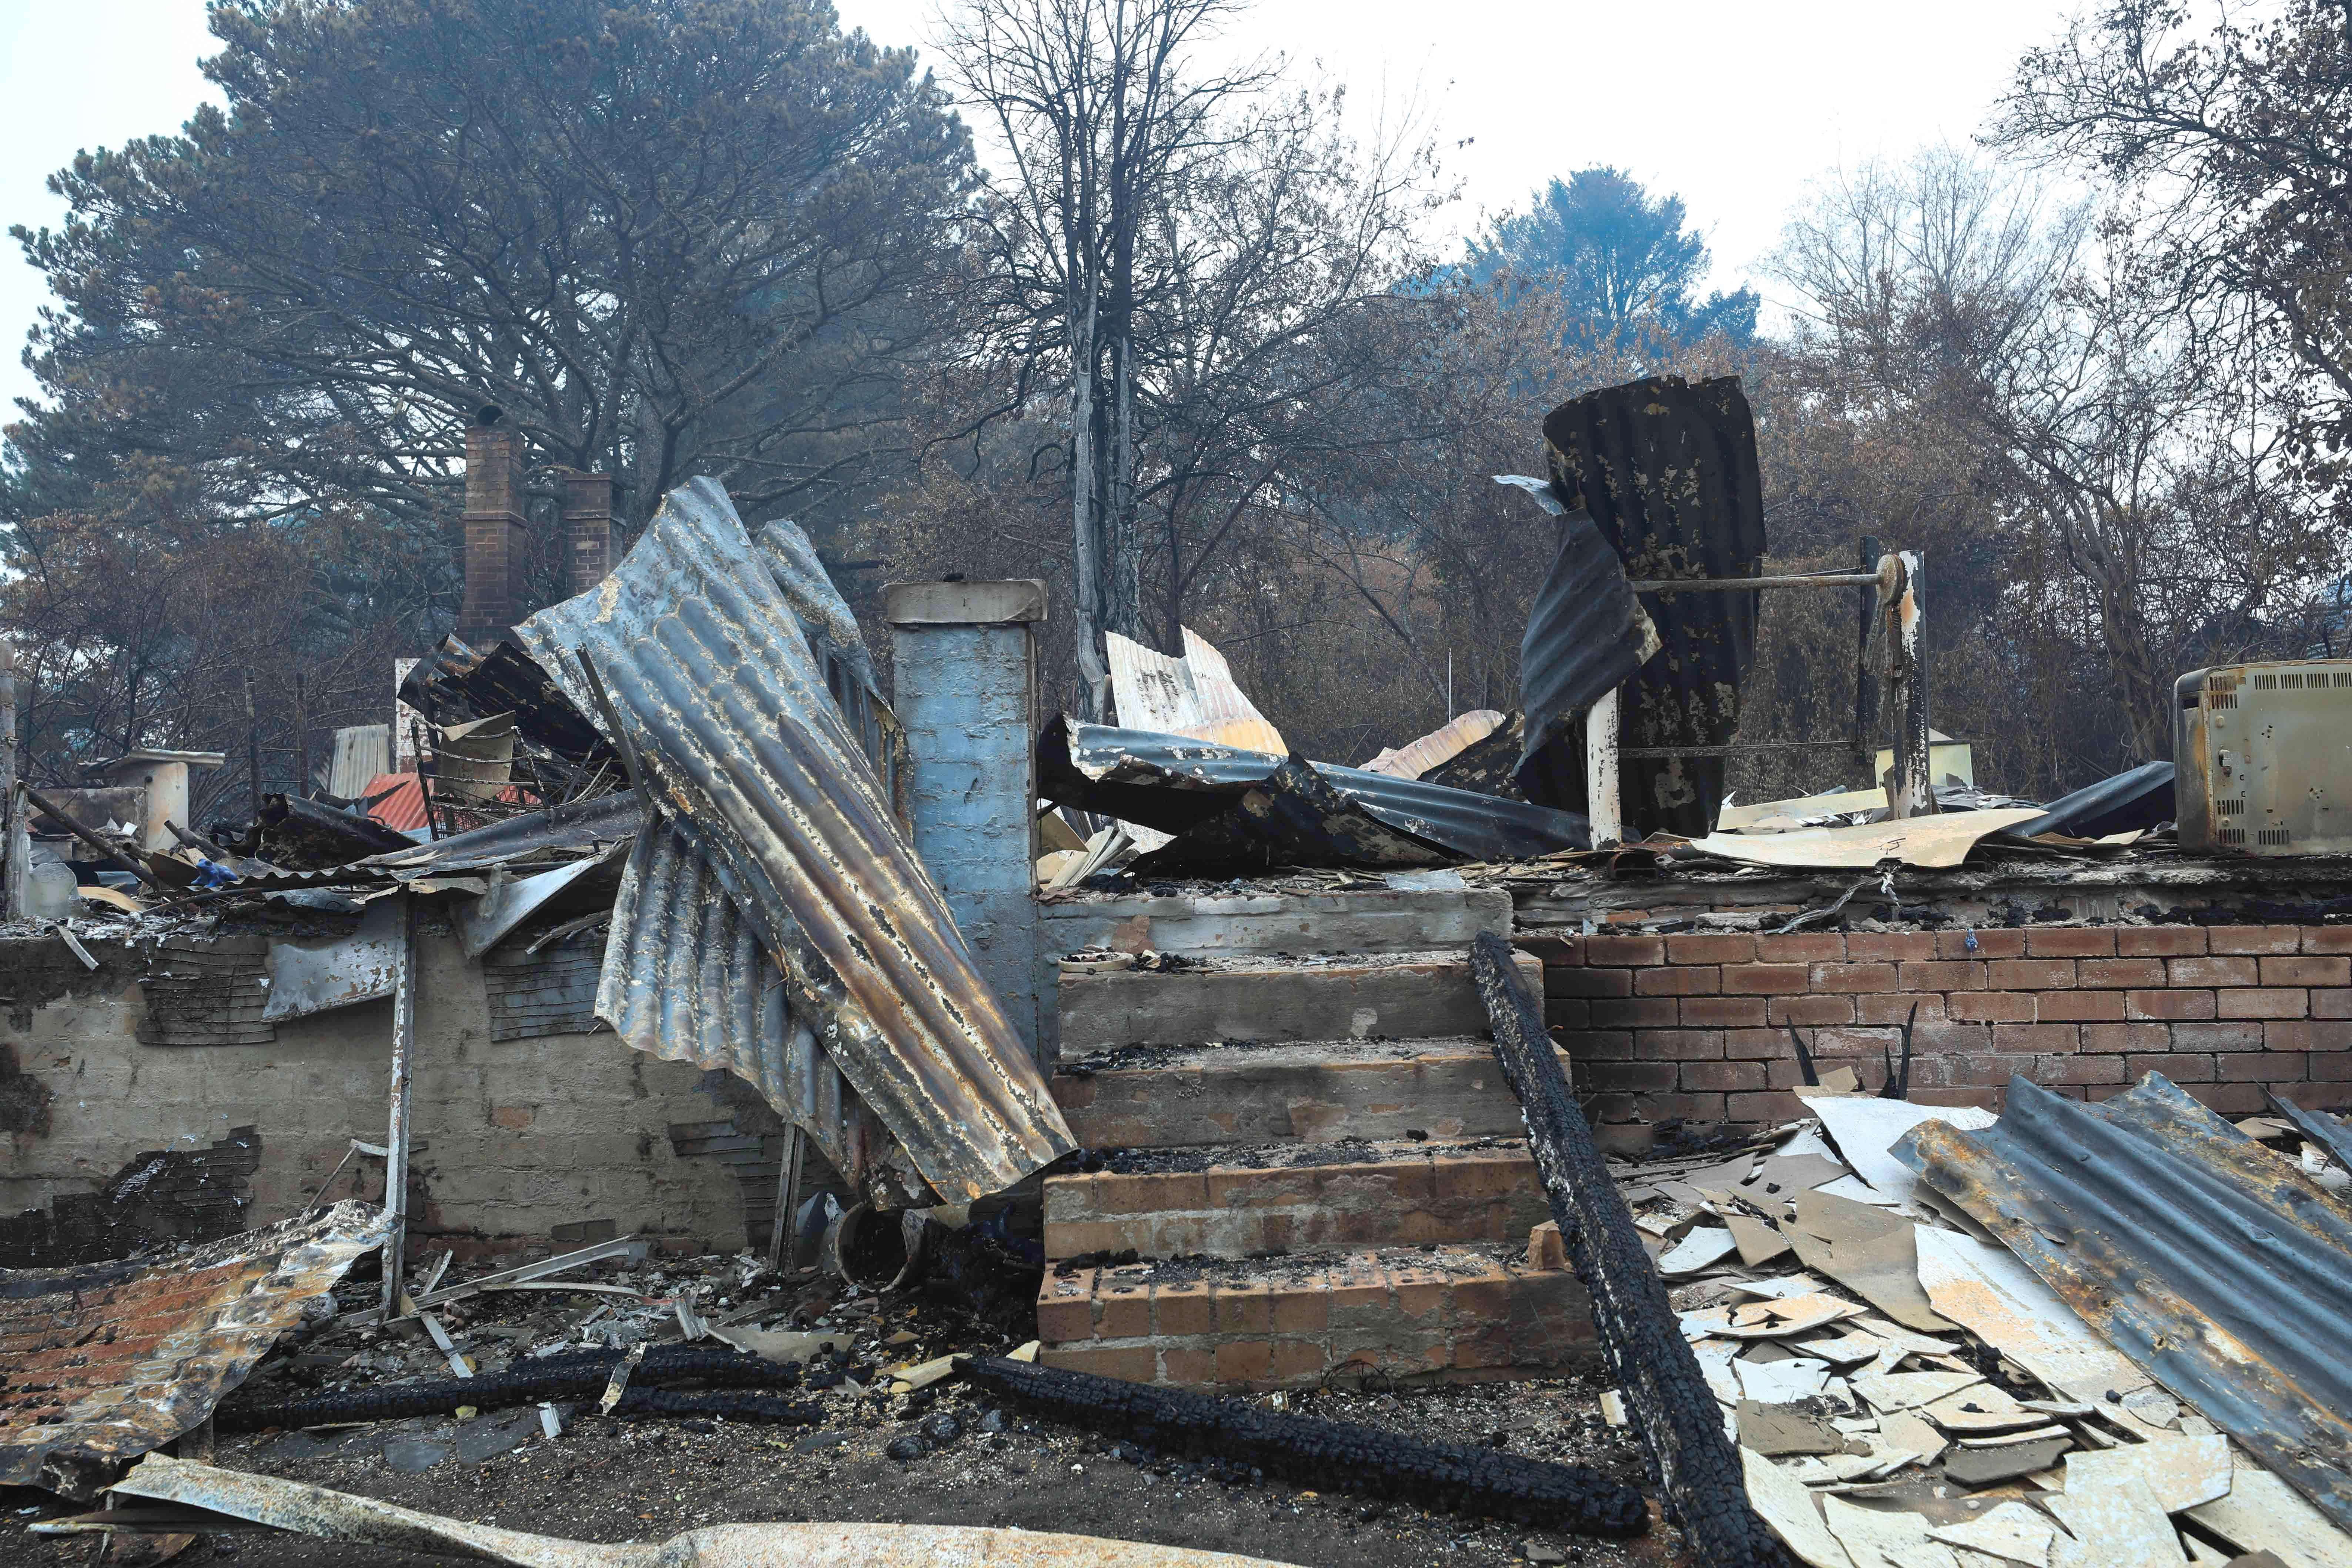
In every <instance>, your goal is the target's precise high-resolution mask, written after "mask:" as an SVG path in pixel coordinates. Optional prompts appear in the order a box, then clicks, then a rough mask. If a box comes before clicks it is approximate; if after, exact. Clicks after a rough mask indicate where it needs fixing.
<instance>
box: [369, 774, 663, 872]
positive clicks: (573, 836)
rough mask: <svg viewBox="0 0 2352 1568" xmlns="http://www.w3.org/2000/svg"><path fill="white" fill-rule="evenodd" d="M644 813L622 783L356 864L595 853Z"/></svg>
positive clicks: (416, 867)
mask: <svg viewBox="0 0 2352 1568" xmlns="http://www.w3.org/2000/svg"><path fill="white" fill-rule="evenodd" d="M410 777H411V778H414V777H415V775H413V774H412V775H410ZM645 815H646V809H645V805H644V802H642V801H640V800H638V799H637V797H636V793H635V791H634V790H630V789H618V790H614V791H613V792H611V793H609V794H604V795H597V796H593V797H591V798H590V799H588V800H580V801H573V802H567V803H565V804H563V805H560V806H550V807H548V808H547V809H546V810H539V811H527V812H524V813H522V814H521V815H520V816H513V817H507V818H503V819H501V820H499V821H495V822H490V823H488V824H486V825H484V826H482V827H478V828H474V829H470V830H468V831H466V832H462V833H452V834H450V835H449V836H448V837H447V838H446V839H436V840H434V841H432V842H431V843H426V844H410V845H407V846H406V847H404V848H402V849H397V850H394V851H391V852H388V853H385V854H380V855H371V856H369V857H368V858H367V859H366V860H363V861H361V862H358V863H357V865H356V866H354V867H353V868H352V869H354V870H355V871H356V870H368V871H383V872H387V873H393V874H395V875H399V876H411V875H418V874H423V873H442V874H447V873H457V872H465V871H482V870H487V869H488V868H489V867H491V866H494V865H511V864H513V863H515V862H520V861H524V860H536V859H544V860H546V861H547V862H549V863H551V864H552V863H554V862H558V861H561V860H564V859H567V858H569V857H570V855H571V854H572V853H574V852H588V853H592V854H593V853H594V852H598V851H600V850H603V849H605V848H608V847H609V846H611V845H614V844H616V843H619V842H620V841H622V840H624V839H627V838H630V837H633V836H634V835H635V833H636V831H637V829H638V827H639V826H640V825H642V824H643V822H644V821H645Z"/></svg>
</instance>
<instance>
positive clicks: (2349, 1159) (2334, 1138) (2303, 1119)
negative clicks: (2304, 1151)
mask: <svg viewBox="0 0 2352 1568" xmlns="http://www.w3.org/2000/svg"><path fill="white" fill-rule="evenodd" d="M2270 1102H2271V1109H2272V1110H2273V1111H2276V1112H2277V1113H2279V1114H2280V1115H2282V1116H2284V1117H2285V1118H2286V1119H2287V1120H2288V1121H2290V1122H2292V1123H2294V1129H2295V1131H2296V1132H2298V1133H2301V1134H2303V1135H2304V1136H2305V1138H2306V1139H2308V1140H2310V1141H2311V1142H2312V1143H2314V1144H2316V1145H2319V1149H2320V1152H2321V1153H2323V1154H2325V1155H2326V1156H2327V1157H2328V1158H2329V1159H2330V1160H2332V1161H2334V1162H2335V1163H2336V1166H2337V1168H2339V1169H2343V1170H2352V1127H2347V1126H2346V1125H2345V1124H2344V1120H2343V1118H2342V1117H2340V1116H2331V1115H2329V1114H2328V1113H2326V1112H2325V1111H2306V1110H2305V1109H2304V1108H2303V1107H2302V1106H2300V1105H2298V1104H2296V1103H2294V1101H2292V1100H2290V1099H2288V1098H2287V1097H2286V1096H2285V1095H2284V1094H2275V1093H2274V1094H2273V1095H2271V1096H2270Z"/></svg>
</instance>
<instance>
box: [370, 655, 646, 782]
mask: <svg viewBox="0 0 2352 1568" xmlns="http://www.w3.org/2000/svg"><path fill="white" fill-rule="evenodd" d="M428 685H429V686H430V688H431V690H430V693H429V695H430V696H431V698H432V706H431V707H430V708H427V706H426V698H427V695H428V692H427V689H426V688H427V687H428ZM400 695H401V698H402V700H403V701H404V702H406V703H407V704H408V705H409V706H412V707H414V708H415V709H416V710H417V711H418V712H419V713H425V712H430V713H431V714H432V715H433V717H434V719H435V721H436V723H440V724H448V723H450V722H452V721H453V720H455V719H457V718H459V717H461V716H464V715H465V714H468V713H469V714H471V715H473V716H475V717H478V718H488V717H489V716H491V715H492V714H512V715H513V716H514V719H515V727H516V728H517V729H519V730H520V731H521V732H522V734H523V736H524V737H526V738H527V739H530V740H531V741H533V742H535V743H537V744H538V745H540V746H543V747H546V748H547V749H548V750H550V751H552V752H553V753H555V754H556V755H557V756H558V757H562V758H568V759H570V760H571V761H572V762H576V763H583V764H587V763H594V762H601V761H610V760H612V758H613V750H612V747H609V746H607V745H606V744H605V743H604V737H601V736H599V735H598V734H597V733H596V729H595V727H594V726H593V725H592V724H590V723H589V722H588V720H587V719H586V718H584V717H583V716H582V715H581V712H580V710H579V709H578V708H576V707H574V706H572V703H571V702H570V701H568V700H566V698H565V696H564V694H563V693H562V692H561V691H558V690H557V689H556V685H555V683H553V682H551V681H550V680H549V679H548V675H547V672H546V671H545V670H543V669H541V668H540V666H539V665H538V664H535V663H534V662H533V661H532V660H531V658H530V655H529V654H527V653H524V652H523V651H522V650H521V649H520V648H518V647H516V646H515V645H514V644H513V643H504V642H500V643H492V644H491V645H490V646H489V647H488V648H483V649H476V648H473V647H471V646H468V645H467V643H463V642H460V641H459V640H458V639H457V638H456V637H446V638H444V639H443V640H442V643H441V646H440V647H438V648H436V649H435V650H434V651H433V653H432V654H431V655H430V656H428V657H426V658H423V659H420V660H418V661H417V662H416V665H415V668H414V669H412V670H410V671H409V672H408V676H407V678H406V679H405V680H404V681H402V682H401V685H400ZM403 738H405V737H403Z"/></svg>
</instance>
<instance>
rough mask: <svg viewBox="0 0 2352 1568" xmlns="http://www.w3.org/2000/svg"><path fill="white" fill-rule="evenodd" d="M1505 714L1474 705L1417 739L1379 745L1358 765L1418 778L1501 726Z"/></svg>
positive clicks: (1369, 769) (1407, 777)
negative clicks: (1377, 750) (1374, 753)
mask: <svg viewBox="0 0 2352 1568" xmlns="http://www.w3.org/2000/svg"><path fill="white" fill-rule="evenodd" d="M1504 717H1505V716H1504V715H1502V714H1499V713H1496V711H1495V710H1494V709H1493V708H1490V707H1482V708H1473V709H1472V710H1471V711H1470V712H1468V713H1465V714H1457V715H1455V716H1454V717H1452V718H1450V719H1447V720H1446V721H1445V722H1444V724H1442V725H1440V726H1439V727H1437V728H1435V729H1433V730H1431V731H1430V732H1429V733H1428V734H1427V735H1424V736H1423V737H1421V738H1420V739H1418V740H1409V741H1406V742H1405V743H1404V744H1403V745H1402V746H1396V747H1382V748H1381V754H1380V755H1379V756H1378V757H1375V758H1372V759H1371V760H1370V762H1366V763H1361V764H1360V765H1359V766H1360V767H1361V768H1363V769H1364V771H1365V772H1367V773H1386V774H1390V775H1391V776H1393V777H1395V778H1398V779H1418V778H1420V777H1421V776H1422V775H1423V774H1424V773H1426V772H1428V771H1429V770H1430V769H1431V768H1435V767H1438V766H1439V765H1441V764H1443V763H1447V762H1451V761H1453V760H1454V758H1457V757H1459V756H1461V755H1462V754H1463V753H1464V752H1465V751H1467V750H1468V749H1469V748H1470V747H1474V746H1475V745H1477V744H1478V743H1479V742H1480V741H1482V740H1484V739H1486V737H1488V736H1490V735H1492V734H1494V733H1495V732H1496V730H1498V729H1500V728H1502V727H1503V720H1504Z"/></svg>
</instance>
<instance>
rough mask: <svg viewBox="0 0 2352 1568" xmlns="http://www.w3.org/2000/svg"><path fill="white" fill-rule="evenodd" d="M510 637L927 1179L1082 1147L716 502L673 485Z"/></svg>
mask: <svg viewBox="0 0 2352 1568" xmlns="http://www.w3.org/2000/svg"><path fill="white" fill-rule="evenodd" d="M517 634H518V636H520V638H521V639H522V642H523V644H524V646H525V647H526V648H527V649H528V650H529V652H530V654H531V655H532V657H533V658H534V659H535V660H537V662H538V663H539V664H540V666H541V668H542V669H545V670H547V671H548V672H549V674H550V675H551V677H552V678H553V679H555V680H556V681H557V683H558V684H559V685H562V687H563V688H564V691H565V695H567V697H568V698H569V699H570V700H571V701H572V704H573V706H575V707H577V708H578V709H580V710H581V711H583V712H594V711H596V709H597V708H598V706H599V704H598V701H597V699H596V697H595V696H594V695H593V694H592V692H591V691H590V689H589V686H588V685H587V680H586V677H585V676H583V674H582V671H581V664H580V661H581V660H582V659H583V657H584V658H585V659H586V661H587V662H588V664H590V665H592V666H593V671H594V674H595V678H596V680H597V681H598V682H599V683H600V684H601V685H603V687H604V690H605V692H606V694H607V695H609V697H610V699H611V703H612V706H613V711H614V716H615V718H616V722H617V723H618V724H619V725H620V727H621V729H622V735H621V736H620V737H617V738H619V739H621V740H623V741H624V742H625V744H624V745H623V747H622V749H623V750H624V751H625V752H626V753H634V754H635V758H637V759H638V762H639V763H640V764H641V765H642V766H643V767H644V768H646V771H647V773H648V774H649V776H650V777H649V779H647V780H646V782H647V783H648V784H649V785H650V786H651V789H652V793H653V796H654V800H655V803H656V807H657V808H658V810H660V811H661V813H662V814H663V816H665V817H666V818H667V819H668V820H669V821H671V822H672V823H673V824H676V825H677V827H678V828H679V830H680V831H682V832H684V833H685V834H687V835H688V839H689V841H690V842H691V844H692V847H693V848H694V849H695V850H696V851H697V852H699V853H700V854H701V855H702V856H703V857H704V858H705V859H707V860H708V861H709V862H711V866H712V868H713V870H714V871H716V872H718V873H720V874H721V875H722V877H723V879H724V883H725V885H726V886H727V887H728V888H729V889H730V897H731V898H732V899H733V901H734V902H735V904H736V907H737V913H738V914H739V915H740V917H741V918H742V919H743V920H744V921H745V922H746V923H747V924H749V925H751V928H752V931H753V932H754V934H755V935H756V937H757V939H758V941H759V944H760V946H762V947H763V948H764V949H766V951H767V952H768V954H769V956H770V958H771V959H772V960H773V961H774V962H775V963H776V966H777V967H778V969H779V970H780V971H781V972H782V976H783V977H784V981H785V988H786V991H787V995H788V998H789V1001H790V1004H791V1008H792V1011H793V1016H794V1017H796V1018H798V1019H802V1020H803V1021H805V1022H806V1023H807V1024H808V1026H809V1027H810V1029H811V1030H812V1031H813V1033H814V1035H815V1037H816V1038H817V1039H818V1040H821V1041H822V1042H823V1043H824V1048H825V1051H826V1053H827V1054H828V1055H829V1056H830V1057H831V1058H832V1060H833V1061H834V1062H835V1064H836V1065H837V1066H838V1067H839V1068H840V1070H841V1071H842V1073H843V1075H844V1076H845V1078H847V1080H848V1081H849V1082H851V1083H852V1084H853V1085H855V1086H856V1090H857V1092H858V1094H859V1097H860V1098H862V1099H863V1100H864V1101H865V1103H866V1104H867V1105H868V1106H869V1107H871V1108H872V1109H873V1111H874V1113H875V1114H876V1115H877V1116H878V1117H879V1118H880V1119H881V1121H882V1123H883V1124H884V1125H885V1126H887V1128H888V1129H889V1130H890V1132H891V1134H893V1135H894V1136H896V1137H897V1138H898V1141H899V1143H900V1144H901V1145H904V1147H905V1149H906V1151H907V1155H908V1159H909V1161H910V1162H911V1164H912V1165H913V1166H914V1167H915V1168H916V1169H917V1170H919V1172H920V1173H921V1174H922V1176H923V1177H924V1178H925V1180H927V1181H928V1182H929V1184H930V1185H931V1186H933V1187H934V1188H936V1189H937V1190H938V1191H939V1192H940V1194H942V1195H944V1196H945V1197H949V1198H951V1199H952V1198H971V1197H980V1196H982V1195H984V1194H987V1193H992V1192H998V1191H1002V1190H1003V1189H1004V1188H1005V1187H1008V1186H1012V1185H1013V1183H1014V1182H1016V1181H1018V1180H1020V1179H1021V1177H1023V1176H1025V1175H1027V1174H1028V1173H1029V1172H1031V1171H1033V1170H1035V1169H1036V1168H1037V1167H1039V1166H1043V1165H1045V1164H1046V1163H1048V1162H1049V1161H1051V1160H1054V1159H1055V1158H1057V1157H1059V1156H1060V1155H1063V1154H1065V1153H1066V1152H1068V1151H1069V1150H1070V1149H1071V1148H1072V1147H1073V1146H1074V1145H1073V1143H1072V1141H1071V1138H1070V1135H1069V1130H1068V1128H1067V1127H1066V1125H1065V1124H1064V1123H1063V1121H1062V1116H1061V1113H1060V1111H1059V1110H1058V1109H1057V1108H1056V1107H1055V1103H1054V1101H1053V1098H1052V1096H1051V1095H1050V1094H1049V1093H1048V1092H1047V1091H1046V1088H1045V1080H1044V1077H1043V1075H1042V1074H1040V1073H1039V1071H1037V1068H1036V1065H1035V1063H1034V1061H1032V1060H1031V1058H1030V1055H1029V1052H1028V1050H1027V1048H1026V1047H1025V1046H1024V1044H1023V1043H1022V1041H1021V1039H1020V1037H1019V1036H1018V1035H1017V1034H1015V1033H1014V1032H1013V1027H1012V1025H1011V1023H1010V1021H1009V1020H1008V1019H1006V1017H1005V1014H1004V1010H1003V1007H1002V1005H1001V1004H1000V1003H999V1002H998V1001H997V999H996V998H995V996H994V995H993V994H992V993H991V992H990V990H989V989H988V988H987V986H986V984H985V983H984V982H983V981H982V979H981V978H980V977H979V975H978V973H977V972H976V971H975V970H974V969H973V967H972V965H971V957H970V956H969V954H968V953H967V952H966V951H965V948H964V945H963V939H962V937H961V936H960V935H958V933H957V931H956V929H955V924H954V921H953V920H952V919H951V918H950V915H949V914H948V909H947V905H946V903H945V901H944V900H942V899H941V898H940V894H939V890H938V889H937V888H936V887H934V886H933V885H932V883H931V880H930V878H929V875H928V874H927V873H925V872H924V870H923V868H922V866H921V864H920V862H918V861H917V860H916V858H915V855H914V852H913V851H912V850H911V849H910V848H909V847H908V843H907V841H906V838H905V836H904V834H903V833H902V832H901V831H900V829H899V825H898V820H897V818H896V816H895V815H894V813H893V812H892V810H891V809H890V805H889V802H888V800H887V795H886V792H885V790H884V788H883V786H882V784H881V781H880V780H879V779H877V777H876V775H875V771H874V769H873V768H872V766H871V765H870V764H869V762H868V761H867V758H866V754H865V752H864V751H863V749H862V748H861V747H860V745H859V739H858V737H857V736H856V733H855V732H854V731H853V730H852V729H851V727H850V726H849V723H848V722H847V720H846V719H845V717H844V716H843V714H842V712H841V710H840V708H839V707H838V706H836V705H835V701H834V700H833V698H832V695H831V694H830V693H829V691H828V689H827V687H826V685H825V681H824V672H823V671H822V670H821V669H820V668H819V667H818V665H817V663H816V660H815V659H814V656H813V655H812V653H811V652H810V649H809V646H808V643H807V642H806V641H805V639H804V637H803V632H802V625H801V622H800V621H799V619H798V617H797V616H796V614H795V612H794V611H793V606H792V602H791V601H790V600H789V599H788V598H787V597H786V596H785V594H784V592H783V591H782V589H781V588H780V586H779V584H778V581H777V579H776V576H775V574H774V570H773V569H772V566H771V565H770V563H769V561H768V560H767V559H766V558H765V556H764V555H763V554H762V553H761V551H760V550H758V549H755V548H754V546H753V545H752V542H751V538H749V537H748V536H747V535H746V534H745V532H744V529H743V525H742V523H741V521H740V519H739V518H738V517H736V515H735V509H734V507H733V505H732V504H731V503H730V501H729V500H728V498H727V493H726V491H725V490H724V489H722V488H721V487H720V486H719V485H718V484H717V483H716V482H715V481H712V480H708V479H698V480H696V481H695V482H694V483H692V484H690V485H688V486H685V487H684V488H682V489H679V490H677V491H673V492H672V493H671V494H670V495H669V496H668V497H667V498H666V499H665V500H664V502H663V504H662V508H661V510H660V512H659V513H657V514H656V517H655V518H654V520H653V522H652V523H651V524H650V525H649V526H648V527H647V528H646V532H645V534H644V535H643V537H641V538H639V539H638V541H637V543H636V545H635V547H634V548H633V549H631V550H630V551H629V554H628V556H627V558H626V559H624V560H623V561H622V563H621V565H620V566H619V568H618V569H616V570H614V573H613V574H612V576H610V577H608V578H606V579H605V580H604V582H603V583H602V584H600V585H599V587H598V588H597V590H596V591H594V592H593V593H587V594H582V595H580V596H579V597H577V598H574V599H571V600H567V601H564V602H563V603H562V604H559V605H556V606H554V607H553V608H551V609H550V610H547V611H543V612H541V613H540V614H537V615H534V616H532V617H531V618H530V621H528V622H525V623H524V624H523V625H522V626H521V627H520V628H518V629H517ZM608 962H609V960H608ZM780 1109H781V1107H780Z"/></svg>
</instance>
